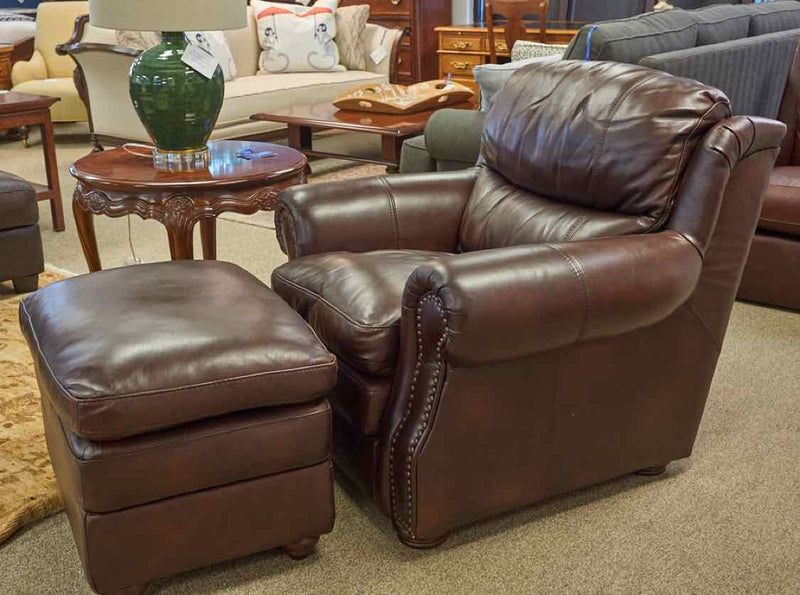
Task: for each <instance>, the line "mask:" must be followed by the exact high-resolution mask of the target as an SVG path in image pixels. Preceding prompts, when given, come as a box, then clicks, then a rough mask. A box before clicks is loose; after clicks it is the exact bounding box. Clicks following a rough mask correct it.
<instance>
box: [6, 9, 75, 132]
mask: <svg viewBox="0 0 800 595" xmlns="http://www.w3.org/2000/svg"><path fill="white" fill-rule="evenodd" d="M88 11H89V3H88V2H42V4H41V5H40V6H39V9H38V10H37V13H36V40H35V42H34V48H35V49H34V50H33V56H31V59H30V60H24V61H21V62H17V63H16V64H14V67H13V68H12V70H11V84H12V85H13V87H12V90H13V91H17V92H19V93H33V94H35V95H48V96H50V97H58V98H59V99H61V101H59V102H58V103H56V104H54V105H53V107H51V108H50V116H51V117H52V118H53V122H81V121H85V120H86V108H84V106H83V102H82V101H81V99H80V97H79V96H78V90H77V89H76V88H75V83H74V82H73V80H72V72H73V71H74V70H75V64H73V62H72V60H70V59H69V58H68V57H66V56H59V55H58V54H57V53H56V46H58V45H59V44H61V43H64V42H65V41H66V40H68V39H69V38H70V35H71V34H72V29H73V23H74V22H75V18H76V17H78V16H80V15H82V14H86V13H87V12H88Z"/></svg>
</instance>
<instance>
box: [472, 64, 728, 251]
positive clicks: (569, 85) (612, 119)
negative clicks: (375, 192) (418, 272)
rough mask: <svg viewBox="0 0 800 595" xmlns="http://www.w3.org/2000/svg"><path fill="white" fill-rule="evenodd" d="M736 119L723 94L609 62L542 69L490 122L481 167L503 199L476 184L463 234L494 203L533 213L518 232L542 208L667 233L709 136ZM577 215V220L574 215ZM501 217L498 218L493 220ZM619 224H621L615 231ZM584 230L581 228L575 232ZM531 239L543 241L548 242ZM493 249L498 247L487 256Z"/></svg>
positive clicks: (511, 86)
mask: <svg viewBox="0 0 800 595" xmlns="http://www.w3.org/2000/svg"><path fill="white" fill-rule="evenodd" d="M729 115H730V104H729V102H728V100H727V98H726V97H725V96H724V95H723V94H722V92H720V91H718V90H716V89H713V88H711V87H707V86H705V85H702V84H701V83H698V82H696V81H692V80H689V79H681V78H676V77H672V76H670V75H668V74H666V73H662V72H658V71H653V70H650V69H646V68H642V67H639V66H631V65H627V64H616V63H608V62H575V61H559V62H549V63H538V64H533V65H531V66H528V67H526V68H524V69H522V70H520V71H519V72H518V73H517V74H515V75H514V76H513V77H511V79H510V80H509V81H508V83H507V84H506V85H505V87H504V88H503V90H502V91H501V92H500V93H499V94H498V95H497V96H496V98H495V101H494V104H493V105H492V108H491V110H490V111H489V114H488V116H487V119H486V125H485V127H484V132H483V139H482V154H481V161H480V163H481V164H482V165H484V166H486V167H488V168H489V169H492V170H494V171H495V172H496V173H498V174H499V175H500V176H501V177H502V178H503V179H504V180H505V181H507V184H506V185H505V189H504V190H503V189H500V190H498V189H497V188H496V187H494V186H491V185H486V184H478V185H477V186H476V188H475V191H474V193H473V195H472V197H471V199H470V204H469V205H468V208H467V214H466V216H465V219H464V221H463V222H462V227H463V230H462V231H464V233H463V235H462V238H461V239H462V248H464V249H465V250H471V249H475V246H476V243H475V241H476V239H475V238H474V237H468V234H467V233H466V232H467V231H468V230H470V229H474V227H473V226H472V223H473V222H472V221H470V219H471V217H473V216H479V215H480V214H481V213H483V212H484V210H485V209H484V208H483V207H480V206H479V205H482V204H484V205H485V203H484V201H485V200H487V197H486V195H487V194H489V193H491V194H493V196H494V197H495V198H494V200H502V199H504V194H508V195H512V194H513V195H514V196H515V198H514V201H515V202H516V203H520V204H521V203H524V202H525V197H526V195H525V194H524V193H519V192H518V190H524V191H527V193H529V194H528V195H527V197H528V199H529V201H530V202H529V205H530V207H529V208H527V210H526V209H522V211H524V212H522V211H520V210H519V209H518V210H516V211H515V214H514V215H513V216H511V218H510V219H509V220H508V221H505V224H506V225H509V226H520V225H522V224H523V222H524V221H525V219H526V218H527V217H532V216H535V211H536V210H537V209H539V205H538V203H536V201H535V200H534V198H538V199H548V200H549V201H550V202H551V204H554V205H563V208H565V209H566V208H567V207H582V208H583V209H585V211H584V212H583V213H582V215H581V216H586V217H589V218H591V217H603V218H608V217H611V216H613V215H616V216H619V217H623V218H625V217H629V218H631V220H630V222H629V223H627V224H626V225H627V226H628V227H626V229H628V230H629V231H633V230H641V231H650V230H654V229H658V228H660V227H661V226H662V225H663V223H664V221H665V220H666V218H667V217H668V216H669V213H670V211H671V209H672V203H673V201H674V200H675V195H676V193H677V187H678V184H679V181H680V179H681V176H682V174H683V171H684V169H685V167H686V164H687V162H688V161H689V159H690V157H691V155H692V153H693V151H694V149H695V147H696V146H697V144H698V142H699V141H700V139H702V138H703V136H704V135H705V133H706V131H707V130H708V129H709V128H711V127H712V126H713V125H714V124H716V123H717V122H719V121H721V120H723V119H725V118H727V117H728V116H729ZM572 212H575V211H574V209H573V210H572ZM493 216H494V215H493ZM619 224H620V219H619V218H615V219H614V222H613V226H617V225H619ZM576 225H577V223H576ZM523 235H525V238H526V240H527V241H534V242H535V241H542V240H543V239H546V238H547V237H549V236H548V235H547V234H543V235H539V234H533V235H526V234H523ZM482 247H493V246H486V245H484V246H482Z"/></svg>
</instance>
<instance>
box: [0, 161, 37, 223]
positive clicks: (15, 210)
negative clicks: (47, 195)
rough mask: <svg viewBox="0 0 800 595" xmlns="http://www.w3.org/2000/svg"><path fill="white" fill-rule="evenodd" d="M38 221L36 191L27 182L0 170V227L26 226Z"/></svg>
mask: <svg viewBox="0 0 800 595" xmlns="http://www.w3.org/2000/svg"><path fill="white" fill-rule="evenodd" d="M38 222H39V207H38V206H37V204H36V191H35V190H34V189H33V186H31V185H30V184H29V183H28V182H26V181H25V180H23V179H22V178H19V177H17V176H15V175H12V174H7V173H5V172H0V229H13V228H15V227H26V226H28V225H35V224H36V223H38Z"/></svg>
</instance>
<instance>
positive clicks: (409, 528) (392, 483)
mask: <svg viewBox="0 0 800 595" xmlns="http://www.w3.org/2000/svg"><path fill="white" fill-rule="evenodd" d="M430 301H433V302H435V304H436V309H437V311H438V312H439V315H440V316H441V319H442V322H443V324H444V329H443V331H442V335H441V337H439V341H438V342H437V344H436V368H435V370H434V372H433V374H432V376H431V383H430V387H429V388H428V392H427V395H426V401H425V410H424V412H423V414H422V427H420V428H419V430H418V431H417V433H416V434H415V435H414V437H413V438H412V439H411V443H410V446H409V448H408V452H407V454H406V458H405V461H406V466H405V477H406V489H407V492H406V493H407V495H408V506H407V508H406V511H407V513H408V519H407V520H406V521H404V520H403V519H402V518H401V516H400V511H399V510H398V509H397V493H398V487H397V478H396V475H397V473H396V472H397V469H396V459H397V457H396V456H395V453H396V450H397V441H398V439H399V437H400V434H401V432H402V431H403V429H404V428H405V425H406V423H407V422H408V419H409V417H411V409H412V406H413V404H414V396H415V393H416V391H417V381H418V380H419V373H420V369H421V368H422V364H423V349H422V347H423V343H422V308H423V306H424V305H425V304H426V303H427V302H430ZM416 319H417V320H416V330H417V361H416V363H415V365H414V373H413V376H412V378H411V385H410V386H409V390H408V405H407V406H406V412H405V414H404V415H403V419H401V420H400V423H399V424H398V426H397V429H396V430H395V431H394V433H393V435H392V440H391V446H390V449H389V469H390V473H389V491H390V496H391V510H392V518H393V520H394V522H395V524H396V525H397V527H398V529H400V530H401V531H402V532H403V533H405V534H407V535H408V536H409V537H410V538H411V539H416V532H415V531H414V526H413V525H414V498H413V497H412V493H413V483H412V473H411V471H412V465H413V460H414V455H415V454H416V450H417V446H418V445H419V444H420V443H421V441H422V437H423V434H424V433H425V430H426V429H427V428H428V424H429V423H430V418H431V411H432V410H433V401H434V400H435V398H436V387H437V386H438V385H439V375H440V374H441V371H442V363H443V358H442V351H443V349H444V345H445V343H446V341H447V335H448V326H447V317H446V316H445V310H444V304H443V302H442V299H441V298H440V297H439V296H437V295H435V294H433V293H428V294H427V295H425V296H424V297H423V298H422V299H421V300H420V301H419V304H418V305H417V308H416Z"/></svg>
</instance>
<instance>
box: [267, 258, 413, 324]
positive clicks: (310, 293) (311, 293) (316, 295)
mask: <svg viewBox="0 0 800 595" xmlns="http://www.w3.org/2000/svg"><path fill="white" fill-rule="evenodd" d="M273 276H275V277H277V278H279V279H280V280H281V281H283V282H284V283H286V284H287V285H290V286H292V287H294V288H295V289H297V290H298V291H302V292H303V293H305V294H306V295H308V296H311V297H312V298H315V299H316V300H318V301H319V302H320V303H322V304H324V305H325V306H328V307H329V308H330V309H331V310H333V311H334V312H336V313H337V314H339V315H340V316H341V317H342V318H344V319H345V320H347V321H348V322H351V323H352V324H354V325H355V326H357V327H360V328H361V329H362V330H364V331H371V330H381V329H391V328H395V327H397V326H398V325H399V324H400V321H399V320H398V321H397V322H393V323H391V324H367V323H365V322H360V321H358V320H355V319H354V318H352V317H351V316H350V315H349V314H347V313H346V312H343V311H342V310H341V309H339V308H338V307H337V306H335V305H334V304H332V303H331V302H330V301H328V300H327V299H325V297H323V296H322V295H320V294H319V293H317V292H315V291H312V290H310V289H308V288H306V287H303V286H302V285H298V284H297V283H295V282H294V281H290V280H289V279H287V278H286V277H284V276H283V275H281V274H280V273H278V272H277V271H276V272H274V273H273Z"/></svg>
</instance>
